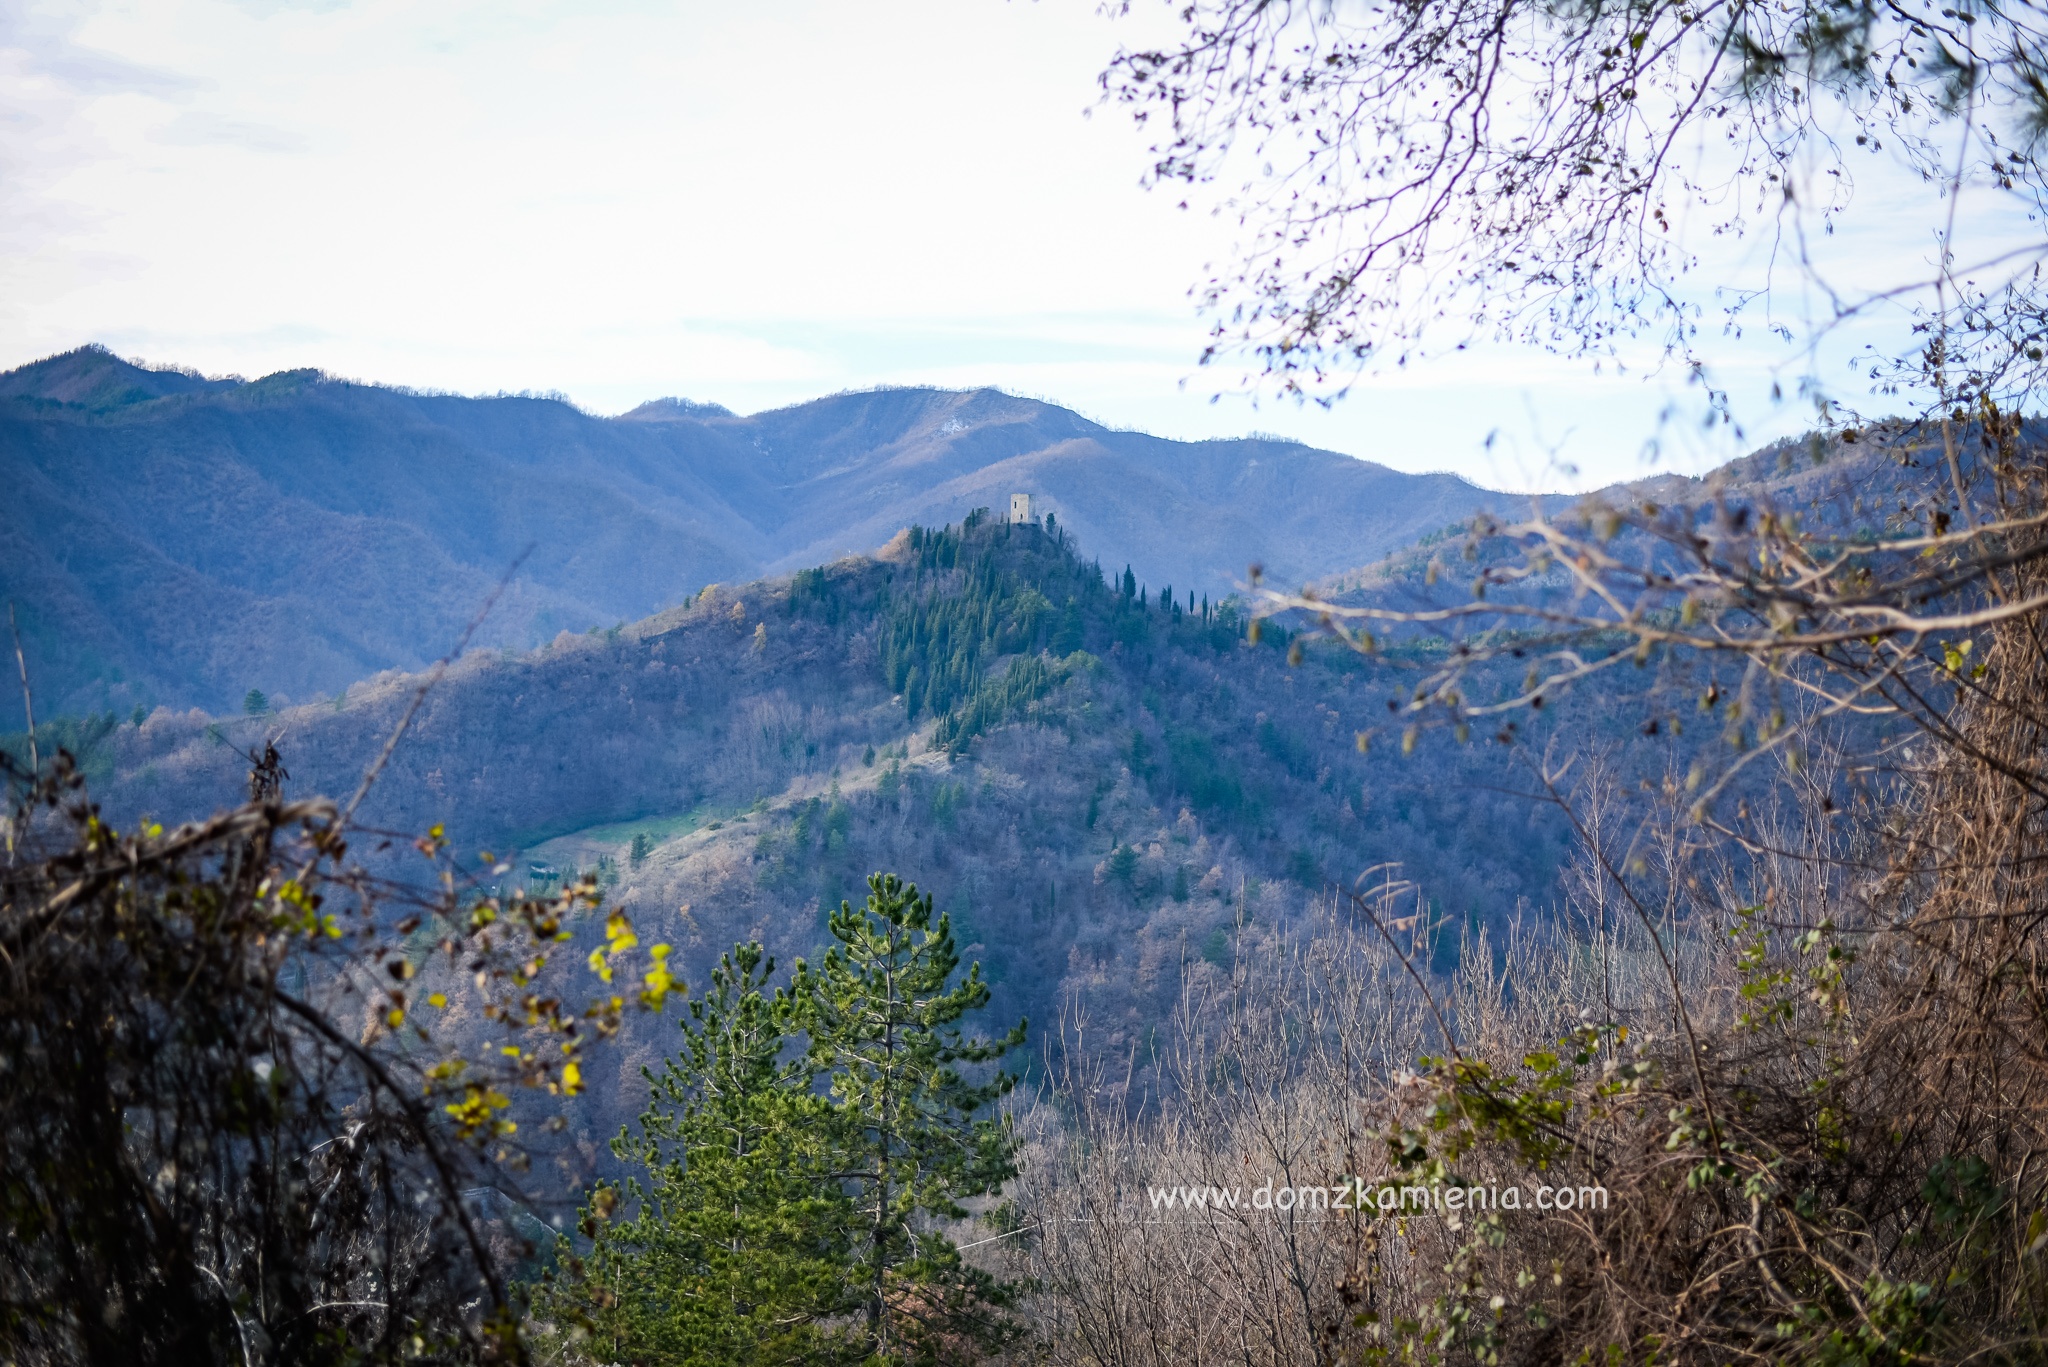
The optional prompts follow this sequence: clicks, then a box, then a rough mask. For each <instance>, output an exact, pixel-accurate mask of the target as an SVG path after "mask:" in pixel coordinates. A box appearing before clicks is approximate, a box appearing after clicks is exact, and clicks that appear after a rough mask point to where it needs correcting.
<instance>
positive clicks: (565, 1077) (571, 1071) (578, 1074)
mask: <svg viewBox="0 0 2048 1367" xmlns="http://www.w3.org/2000/svg"><path fill="white" fill-rule="evenodd" d="M582 1090H583V1070H582V1069H581V1068H578V1067H577V1066H576V1065H575V1064H573V1063H565V1064H563V1065H562V1091H563V1092H564V1093H565V1094H566V1095H569V1096H575V1095H576V1094H577V1093H578V1092H580V1091H582Z"/></svg>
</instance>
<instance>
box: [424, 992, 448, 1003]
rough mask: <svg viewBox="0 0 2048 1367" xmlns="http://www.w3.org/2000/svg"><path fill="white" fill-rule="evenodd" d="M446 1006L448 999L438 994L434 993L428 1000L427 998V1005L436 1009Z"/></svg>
mask: <svg viewBox="0 0 2048 1367" xmlns="http://www.w3.org/2000/svg"><path fill="white" fill-rule="evenodd" d="M447 1004H448V999H447V998H446V997H444V996H442V995H441V994H440V993H439V992H435V993H433V994H431V995H429V996H428V998H427V1005H429V1006H437V1007H438V1006H446V1005H447Z"/></svg>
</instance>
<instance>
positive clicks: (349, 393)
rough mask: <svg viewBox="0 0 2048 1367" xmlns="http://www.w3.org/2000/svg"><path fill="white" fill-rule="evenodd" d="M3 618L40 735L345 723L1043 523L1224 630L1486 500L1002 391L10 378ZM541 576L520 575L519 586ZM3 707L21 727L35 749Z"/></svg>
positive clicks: (4, 390) (49, 368)
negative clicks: (501, 652)
mask: <svg viewBox="0 0 2048 1367" xmlns="http://www.w3.org/2000/svg"><path fill="white" fill-rule="evenodd" d="M0 487H4V488H5V489H6V490H7V491H8V496H7V497H6V499H5V500H0V597H5V598H6V599H7V600H9V601H11V602H13V603H14V604H15V605H16V611H17V614H18V616H19V619H20V630H21V634H22V638H23V644H24V648H25V651H26V654H27V658H28V663H29V667H30V673H31V677H32V679H33V680H34V681H35V684H36V688H37V692H38V696H39V697H40V698H41V699H42V707H43V710H44V713H45V715H50V714H54V713H70V714H74V715H77V714H85V713H92V712H102V711H115V712H118V713H121V714H126V713H128V712H129V711H130V710H131V709H133V708H135V707H138V706H139V707H142V708H144V709H145V710H149V709H153V708H154V707H156V706H158V705H170V706H173V707H179V708H183V707H189V706H199V707H203V708H207V709H209V710H213V711H221V710H226V709H230V708H233V707H235V706H237V705H239V703H240V702H241V700H242V699H243V697H244V695H245V693H246V692H247V691H248V690H251V689H256V690H260V691H262V692H264V693H265V694H266V695H269V696H271V697H273V698H275V697H283V698H286V699H293V700H301V699H309V698H313V697H316V696H331V695H332V694H334V693H336V692H338V691H339V690H341V689H342V688H344V687H346V686H347V685H349V684H350V683H352V682H356V681H359V680H361V679H364V678H366V677H368V676H370V675H373V674H375V673H377V672H379V671H381V670H386V669H417V668H419V667H420V666H422V665H423V664H424V663H426V662H428V661H430V660H432V659H434V658H436V657H437V656H439V655H440V654H442V653H443V652H445V651H446V650H447V649H448V648H449V647H450V646H451V645H452V644H453V643H454V642H455V640H456V639H457V638H458V637H459V636H460V635H461V633H462V631H463V628H464V625H465V623H467V622H468V621H469V620H470V619H471V617H472V616H473V615H474V614H475V613H476V612H477V610H478V608H479V606H480V605H481V604H482V603H484V602H485V600H486V599H487V598H489V597H490V595H491V593H492V591H493V588H494V586H496V585H497V584H498V582H499V581H500V580H501V578H503V577H504V576H505V575H506V574H507V571H508V570H510V569H511V567H512V566H513V565H514V564H515V562H517V569H516V571H513V572H512V574H511V577H510V581H509V583H508V584H507V585H506V587H505V590H504V592H503V594H502V596H501V599H500V601H499V602H498V604H497V606H496V608H495V609H494V610H493V612H492V613H491V614H490V616H489V619H488V620H487V621H486V622H485V623H484V624H483V626H482V628H481V630H480V633H479V635H478V636H477V638H476V639H477V641H478V643H480V644H487V645H493V646H504V647H514V648H526V647H531V646H533V645H536V644H538V643H540V642H542V641H546V640H548V639H551V638H553V637H554V636H556V635H558V634H559V633H560V632H563V631H570V632H581V631H585V630H588V629H590V628H592V627H608V626H612V625H615V624H618V623H621V622H626V621H633V620H637V619H640V618H643V617H646V616H648V615H649V614H651V613H654V612H658V611H660V610H661V609H663V608H666V607H670V606H673V605H674V604H677V603H679V602H682V601H683V600H684V599H686V598H688V597H690V596H691V595H693V594H695V593H697V592H699V591H700V590H701V589H702V588H703V587H704V586H705V585H707V584H710V583H732V582H738V581H749V580H754V579H758V578H761V577H763V576H767V575H773V574H778V573H785V572H789V571H792V570H795V569H799V568H802V567H805V566H810V565H817V564H823V563H826V562H829V561H831V560H833V559H835V558H837V557H839V556H841V555H845V554H848V553H856V552H861V551H866V550H871V549H873V548H875V547H877V546H880V545H882V544H883V543H884V542H886V541H888V540H889V538H890V537H891V536H893V535H894V534H895V533H896V532H897V531H899V530H900V529H902V528H904V527H906V526H908V525H910V524H912V523H920V524H924V525H931V526H937V525H943V524H945V523H947V522H956V521H959V520H960V519H961V518H962V517H963V516H965V515H966V514H967V513H969V512H970V511H971V510H973V509H974V508H976V507H984V506H986V507H994V508H999V509H1000V508H1005V507H1007V504H1008V500H1009V496H1010V495H1011V494H1012V493H1028V494H1030V495H1032V497H1033V500H1034V511H1035V512H1037V513H1040V514H1042V513H1048V512H1049V513H1051V514H1053V515H1054V517H1055V519H1056V521H1057V524H1058V525H1060V526H1062V527H1064V528H1065V529H1066V530H1067V531H1068V532H1070V533H1071V534H1072V536H1073V538H1074V540H1075V543H1076V544H1077V545H1078V546H1079V547H1080V548H1081V550H1082V551H1083V553H1084V554H1087V555H1089V556H1091V557H1096V558H1099V559H1100V560H1101V561H1102V562H1103V563H1104V565H1105V566H1106V567H1107V568H1108V569H1109V570H1110V571H1111V572H1112V573H1120V572H1121V570H1122V569H1123V568H1124V567H1125V566H1126V565H1128V566H1130V567H1131V568H1132V569H1133V571H1134V573H1135V575H1136V577H1137V578H1138V580H1139V582H1140V583H1142V584H1144V585H1147V586H1149V587H1150V588H1152V589H1153V590H1154V591H1156V590H1157V589H1158V588H1159V587H1161V586H1166V585H1171V586H1172V587H1173V588H1174V589H1175V590H1176V591H1178V592H1179V593H1180V594H1183V595H1184V594H1185V593H1186V592H1188V591H1189V590H1193V591H1194V592H1195V593H1196V594H1197V595H1204V594H1206V595H1207V596H1209V597H1210V598H1211V599H1215V598H1218V597H1220V596H1222V595H1224V594H1226V593H1228V592H1230V591H1231V589H1232V588H1233V587H1234V586H1235V585H1236V584H1238V583H1239V582H1240V581H1242V579H1243V578H1244V575H1245V571H1246V568H1247V566H1248V565H1249V564H1250V563H1252V562H1255V561H1256V562H1260V563H1262V564H1263V565H1264V566H1265V568H1266V570H1267V572H1268V573H1269V574H1270V575H1272V576H1273V577H1274V578H1276V579H1278V580H1280V581H1281V582H1286V583H1304V582H1308V581H1310V580H1313V579H1316V578H1319V577H1322V576H1326V575H1331V574H1334V573H1338V572H1341V571H1344V570H1348V569H1351V568H1353V567H1355V566H1358V565H1362V564H1365V563H1367V562H1369V561H1373V560H1376V559H1378V558H1380V557H1382V556H1384V555H1386V554H1387V553H1389V552H1391V551H1393V550H1395V549H1397V548H1399V547H1401V546H1404V545H1407V544H1409V543H1411V542H1413V541H1414V540H1416V539H1417V538H1418V537H1419V536H1421V535H1423V534H1425V533H1428V532H1430V531H1433V530H1436V529H1439V528H1442V527H1443V526H1445V525H1446V524H1448V523H1452V522H1455V521H1457V520H1458V519H1460V518H1461V517H1464V516H1466V515H1467V514H1469V513H1470V512H1471V511H1473V509H1474V508H1475V507H1476V506H1478V505H1480V504H1481V503H1483V502H1485V501H1486V500H1487V499H1488V497H1489V496H1488V495H1487V494H1486V493H1485V492H1484V491H1482V490H1480V489H1479V488H1477V487H1476V486H1474V485H1472V484H1469V483H1467V482H1466V481H1464V480H1462V479H1459V478H1457V477H1456V476H1453V475H1447V474H1436V475H1409V474H1402V473H1399V472H1397V471H1394V470H1391V469H1388V468H1386V467H1384V466H1379V465H1375V464H1372V463H1370V462H1366V461H1362V460H1356V459H1353V458H1351V457H1348V456H1343V455H1339V454H1336V453H1333V452H1328V451H1319V450H1315V449H1313V448H1310V447H1307V446H1303V445H1299V444H1296V443H1292V442H1288V441H1284V440H1278V439H1262V438H1244V439H1237V440H1218V441H1205V442H1177V441H1168V440H1163V439H1161V438H1157V437H1152V436H1147V435H1145V434H1143V433H1137V432H1127V431H1117V430H1114V429H1111V428H1108V427H1104V426H1102V425H1100V424H1098V423H1093V422H1090V421H1088V420H1086V419H1084V418H1082V417H1080V416H1079V415H1077V414H1075V413H1072V412H1070V411H1068V410H1066V409H1063V408H1059V407H1057V406H1055V405H1052V404H1047V403H1042V402H1038V401H1035V400H1032V399H1025V398H1019V397H1017V396H1014V395H1010V394H1006V393H1002V392H1000V391H997V390H992V389H982V390H972V391H952V390H940V389H885V390H876V391H871V392H864V393H851V394H839V395H834V396H832V397H829V398H823V399H818V400H815V401H813V402H810V403H804V404H799V405H796V406H794V407H790V408H783V409H776V410H773V411H769V412H764V413H757V414H753V415H751V416H746V417H741V416H737V415H735V414H733V413H731V412H729V411H727V410H726V409H723V408H721V407H718V406H717V405H714V404H704V403H691V402H688V401H685V400H680V399H660V400H655V401H652V402H649V403H646V404H642V405H641V406H640V407H638V408H636V409H634V410H632V411H631V412H628V413H625V414H622V415H619V416H617V417H599V416H595V415H592V414H589V413H586V412H583V411H581V410H579V409H577V408H576V407H574V406H573V405H571V404H570V403H568V402H567V401H565V400H563V399H561V398H560V397H546V396H538V397H537V396H531V395H522V396H498V397H490V398H465V397H460V396H455V395H448V394H435V393H424V392H418V391H412V390H406V389H400V388H391V387H384V386H376V385H366V384H357V383H351V382H347V381H343V380H338V379H335V378H332V377H330V376H328V375H325V374H323V373H321V372H318V371H312V370H295V371H283V372H279V373H277V374H273V375H268V376H265V377H263V378H261V379H256V380H243V379H240V378H208V377H205V376H201V375H199V374H197V373H195V372H190V371H185V370H179V369H175V368H155V367H148V366H142V365H137V364H133V363H131V362H128V361H124V360H122V359H120V358H119V357H116V356H114V355H113V354H112V353H110V352H108V351H106V350H104V349H102V348H98V347H85V348H81V349H79V350H76V351H71V352H67V353H64V354H62V355H58V356H52V357H49V358H47V359H45V360H42V361H38V362H35V363H34V364H31V365H27V366H23V367H21V368H19V369H16V370H13V371H9V372H7V373H6V374H4V375H0ZM522 553H524V555H525V558H524V559H523V560H521V559H520V557H521V555H522ZM18 717H19V706H18V703H17V702H16V701H15V700H14V699H12V697H10V698H9V699H8V700H6V701H5V702H4V703H0V726H15V727H18V726H19V725H20V723H19V720H18Z"/></svg>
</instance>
